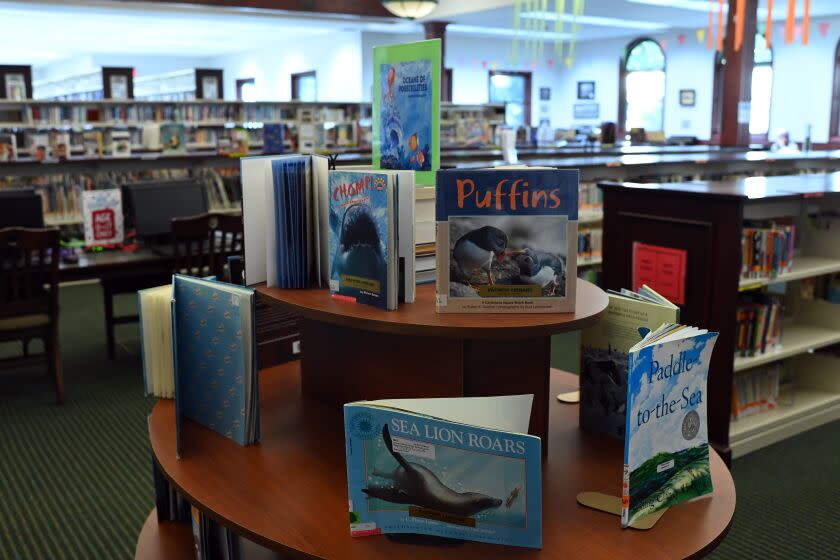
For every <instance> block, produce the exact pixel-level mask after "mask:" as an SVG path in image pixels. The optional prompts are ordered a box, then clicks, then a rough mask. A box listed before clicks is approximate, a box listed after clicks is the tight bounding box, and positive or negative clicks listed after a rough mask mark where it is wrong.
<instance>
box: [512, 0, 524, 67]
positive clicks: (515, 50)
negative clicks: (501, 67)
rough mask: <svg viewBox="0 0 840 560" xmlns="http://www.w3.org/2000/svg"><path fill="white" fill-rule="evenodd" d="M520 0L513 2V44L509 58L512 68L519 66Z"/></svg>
mask: <svg viewBox="0 0 840 560" xmlns="http://www.w3.org/2000/svg"><path fill="white" fill-rule="evenodd" d="M521 7H522V0H514V2H513V44H512V45H511V51H510V58H511V62H512V63H513V65H514V66H516V65H518V64H519V26H520V23H521V22H520V20H521V18H520V17H519V16H520V14H521V13H522V10H521V9H520V8H521Z"/></svg>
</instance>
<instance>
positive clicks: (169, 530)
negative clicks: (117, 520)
mask: <svg viewBox="0 0 840 560" xmlns="http://www.w3.org/2000/svg"><path fill="white" fill-rule="evenodd" d="M194 555H195V546H194V545H193V535H192V527H191V525H190V524H189V523H183V522H178V521H163V522H158V519H157V510H155V509H153V510H152V513H150V514H149V517H147V518H146V522H145V523H144V524H143V528H142V529H141V530H140V536H139V537H138V539H137V548H136V549H135V551H134V559H135V560H170V559H175V558H190V557H191V556H194Z"/></svg>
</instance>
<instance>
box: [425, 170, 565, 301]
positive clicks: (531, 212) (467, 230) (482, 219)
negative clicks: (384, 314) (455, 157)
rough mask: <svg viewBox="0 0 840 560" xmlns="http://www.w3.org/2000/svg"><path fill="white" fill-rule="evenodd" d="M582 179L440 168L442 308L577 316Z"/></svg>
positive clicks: (560, 173)
mask: <svg viewBox="0 0 840 560" xmlns="http://www.w3.org/2000/svg"><path fill="white" fill-rule="evenodd" d="M578 179H579V174H578V171H577V170H569V169H564V170H561V169H549V168H535V167H531V168H529V167H511V168H498V169H479V170H469V169H447V170H441V171H438V174H437V183H436V185H435V221H436V225H437V229H436V257H437V272H436V280H437V282H436V288H437V289H436V292H437V296H436V298H437V299H436V307H437V311H438V312H439V313H564V312H571V311H574V310H575V283H576V279H577V242H578V231H577V225H578V222H577V219H578Z"/></svg>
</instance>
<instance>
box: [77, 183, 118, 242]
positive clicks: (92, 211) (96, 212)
mask: <svg viewBox="0 0 840 560" xmlns="http://www.w3.org/2000/svg"><path fill="white" fill-rule="evenodd" d="M82 216H83V219H84V226H85V245H86V246H87V247H94V246H103V245H114V244H116V243H122V241H123V229H124V226H123V208H122V194H121V191H120V189H99V190H95V191H84V192H83V193H82Z"/></svg>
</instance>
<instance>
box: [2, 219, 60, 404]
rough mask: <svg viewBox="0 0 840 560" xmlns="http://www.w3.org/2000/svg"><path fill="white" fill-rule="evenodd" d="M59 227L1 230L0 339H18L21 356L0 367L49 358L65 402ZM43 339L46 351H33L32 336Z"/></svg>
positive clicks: (51, 370)
mask: <svg viewBox="0 0 840 560" xmlns="http://www.w3.org/2000/svg"><path fill="white" fill-rule="evenodd" d="M59 251H60V248H59V232H58V229H57V228H45V229H30V228H20V227H12V228H5V229H0V341H2V342H9V341H20V342H21V343H22V344H23V355H22V356H19V357H11V358H6V359H4V360H2V361H0V366H2V367H4V368H5V367H9V366H12V365H14V366H20V365H28V364H30V363H39V362H43V361H46V363H47V370H48V372H49V374H50V375H51V376H52V377H53V378H54V379H55V394H56V398H57V400H58V403H59V404H61V403H62V402H64V378H63V373H62V369H61V353H60V350H59V345H58V261H59ZM35 338H40V339H41V340H43V342H44V352H43V353H42V354H36V355H31V354H30V353H29V344H30V343H31V342H32V339H35Z"/></svg>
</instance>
